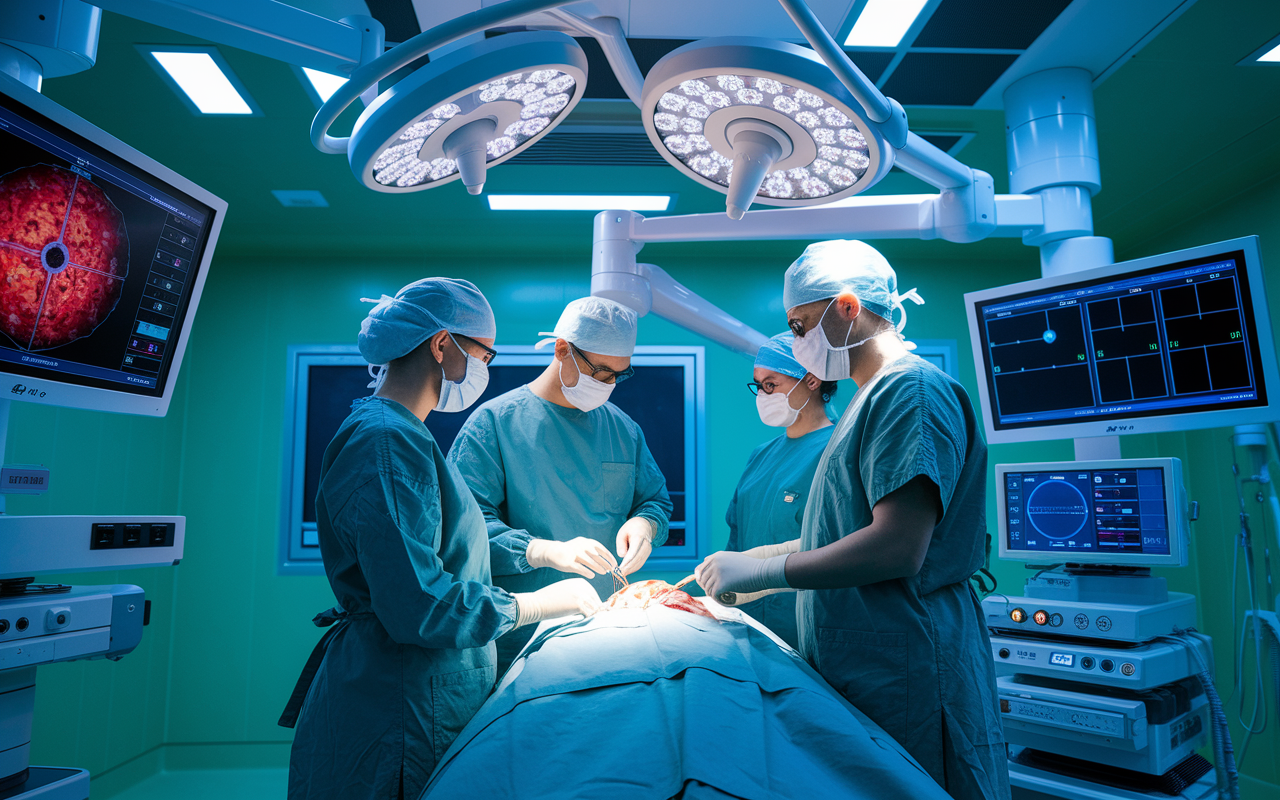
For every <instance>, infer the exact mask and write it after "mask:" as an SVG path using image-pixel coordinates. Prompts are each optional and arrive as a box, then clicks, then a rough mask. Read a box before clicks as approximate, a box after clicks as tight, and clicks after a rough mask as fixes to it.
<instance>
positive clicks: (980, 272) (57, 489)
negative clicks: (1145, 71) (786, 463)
mask: <svg viewBox="0 0 1280 800" xmlns="http://www.w3.org/2000/svg"><path fill="white" fill-rule="evenodd" d="M1278 213H1280V184H1277V183H1275V182H1273V183H1271V184H1267V185H1265V186H1261V187H1259V188H1258V189H1256V190H1255V191H1254V192H1252V193H1251V194H1250V195H1248V196H1243V197H1240V198H1238V199H1236V200H1234V201H1232V202H1230V203H1227V204H1224V205H1222V206H1220V207H1219V208H1216V209H1213V210H1211V211H1209V212H1206V213H1205V215H1204V216H1203V217H1202V218H1201V219H1199V220H1197V221H1195V222H1194V223H1193V224H1189V225H1186V226H1182V227H1180V228H1179V229H1178V230H1177V231H1176V232H1174V233H1170V235H1169V236H1168V237H1163V238H1161V239H1159V240H1158V241H1151V242H1145V243H1140V244H1135V245H1134V246H1132V247H1130V248H1128V250H1127V251H1126V250H1123V249H1122V250H1121V251H1120V253H1119V255H1120V256H1121V257H1134V256H1138V255H1145V254H1148V253H1151V252H1157V251H1161V250H1168V249H1173V248H1176V247H1181V246H1190V245H1192V244H1199V243H1203V242H1208V241H1214V240H1218V239H1223V238H1228V237H1230V236H1234V235H1239V234H1242V233H1251V232H1257V233H1261V234H1264V236H1266V235H1270V237H1271V238H1269V239H1268V238H1264V240H1263V243H1264V248H1266V249H1267V254H1268V256H1269V258H1270V262H1271V263H1272V264H1280V231H1276V230H1275V224H1274V222H1273V220H1275V219H1276V218H1277V214H1278ZM565 219H572V218H571V217H562V216H555V217H554V218H552V219H551V222H552V223H559V222H560V221H561V220H565ZM573 224H575V225H579V224H580V225H581V226H582V227H583V228H584V229H585V228H586V220H585V219H582V220H581V221H577V220H575V221H574V223H573ZM1104 232H1105V231H1104ZM802 245H803V243H791V242H783V243H756V244H751V245H735V244H721V245H680V246H676V245H665V246H651V247H649V248H646V250H645V251H644V252H643V254H642V255H641V259H642V260H649V261H653V262H655V263H659V264H661V265H662V266H664V267H665V268H666V269H667V270H668V271H669V272H670V273H671V274H672V275H674V276H675V277H676V278H677V279H679V280H681V281H682V282H684V283H685V284H686V285H687V286H688V287H689V288H690V289H692V290H694V291H696V292H698V293H700V294H703V295H704V296H706V297H709V298H712V299H714V300H715V301H716V302H717V303H719V304H720V305H722V306H723V307H724V308H725V309H726V310H728V311H730V312H731V313H733V314H735V315H737V316H739V317H740V318H741V319H743V320H744V321H746V322H747V323H749V324H751V325H753V326H755V327H757V328H758V329H760V330H762V331H764V332H766V333H774V332H776V331H779V330H781V329H782V328H783V327H784V324H785V323H784V318H783V313H782V308H781V301H780V297H779V295H780V287H781V279H782V272H783V270H784V269H785V267H786V265H787V264H788V263H789V262H790V261H791V259H793V258H794V257H795V256H796V255H797V254H798V253H799V251H800V249H801V248H802ZM1268 245H1270V246H1269V247H1268ZM588 246H589V242H588V241H584V242H583V244H582V247H580V248H578V249H575V250H573V251H572V252H565V253H564V254H563V256H562V257H561V258H558V259H555V260H549V259H529V260H519V259H515V258H506V259H502V260H497V259H493V260H480V259H477V258H474V257H464V256H447V255H446V256H431V255H423V256H422V257H419V258H415V259H412V260H409V259H405V260H398V261H390V262H388V261H385V260H384V261H378V262H376V263H373V262H366V263H362V262H359V261H351V260H342V261H337V260H326V259H325V258H323V254H321V253H300V254H298V256H297V257H296V258H288V259H279V258H271V259H268V258H262V259H260V260H251V259H247V258H243V257H240V256H239V255H236V256H233V257H220V258H219V259H217V261H216V263H215V265H214V267H213V269H212V270H211V272H210V277H209V281H208V284H207V287H206V290H205V296H204V301H203V303H202V305H201V308H200V312H199V316H198V318H197V320H196V324H195V328H194V332H193V334H192V337H191V345H190V349H189V352H188V355H187V362H186V363H185V364H184V367H183V375H182V377H181V379H180V385H179V388H178V393H177V395H176V398H175V402H174V405H173V408H172V410H171V412H170V414H169V416H168V417H166V418H164V419H161V420H151V419H135V418H128V417H117V416H109V415H96V414H91V413H89V412H76V411H60V410H50V409H41V408H35V407H28V406H24V405H22V404H15V409H14V413H13V418H14V422H13V425H12V426H11V428H12V430H13V431H14V434H13V435H12V436H11V439H10V446H9V453H8V460H9V461H10V462H12V461H28V462H44V463H47V464H49V465H50V466H52V467H54V469H55V473H54V481H55V483H54V489H53V490H52V491H51V492H50V493H49V495H48V496H47V497H45V498H38V499H25V498H18V499H14V500H12V501H11V510H12V511H14V512H15V513H26V512H30V513H90V512H92V513H139V512H142V513H147V512H155V513H180V514H185V515H186V516H187V518H188V528H187V545H186V556H185V558H184V561H183V563H182V565H181V566H179V567H177V568H174V569H156V570H140V571H135V572H130V573H120V574H118V575H112V576H101V577H99V576H94V581H95V582H111V581H128V582H135V583H138V584H139V585H142V586H143V587H144V588H146V589H147V592H148V596H149V597H151V598H153V599H154V600H155V606H154V611H153V624H152V626H151V628H150V629H148V631H147V634H146V636H145V637H144V641H143V644H142V645H141V646H140V647H139V649H138V650H137V651H136V652H135V653H134V654H133V655H131V656H129V657H127V658H126V659H124V660H123V661H121V662H120V663H118V664H109V663H100V662H94V663H76V664H64V665H55V666H52V667H48V668H43V669H42V670H41V674H40V684H39V687H40V688H39V692H38V716H37V728H36V742H35V745H36V746H35V757H36V760H37V761H38V762H44V763H59V764H75V765H77V766H83V767H87V768H89V769H90V770H92V771H94V772H95V774H98V775H102V776H105V777H104V778H103V779H102V780H101V781H100V782H99V783H98V784H96V785H99V786H102V787H104V788H105V787H106V786H107V785H108V784H107V783H106V781H110V780H111V776H112V775H113V774H114V775H115V776H116V777H117V779H119V776H121V775H124V774H127V773H128V770H129V769H130V767H131V765H132V766H133V767H135V768H136V766H137V765H138V764H140V763H150V762H148V761H147V759H148V758H153V757H154V754H155V753H156V748H157V746H159V745H160V744H162V743H164V744H168V745H172V746H173V747H171V748H169V750H170V751H172V752H184V753H186V754H187V761H185V762H182V763H207V764H210V765H217V764H227V765H233V764H238V765H249V764H253V765H258V764H283V763H285V761H286V760H287V747H288V741H289V738H290V734H289V732H288V731H285V730H283V729H281V728H278V727H277V726H276V724H275V720H276V718H277V716H278V714H279V712H280V709H281V707H282V705H283V703H284V701H285V699H286V698H287V696H288V694H289V691H290V690H291V688H292V685H293V682H294V680H295V678H296V676H297V673H298V670H299V669H300V667H301V665H302V663H303V661H304V660H305V659H306V656H307V654H308V653H309V651H310V649H311V647H312V645H313V644H314V642H315V641H316V639H317V638H318V636H319V631H318V630H317V629H315V628H314V627H312V626H311V625H310V623H309V620H310V618H311V616H312V615H313V614H314V613H315V612H317V611H319V610H321V609H323V608H326V607H328V606H330V605H331V604H332V602H333V599H332V595H331V594H330V592H329V589H328V586H327V583H326V582H325V580H324V579H323V578H318V577H279V576H277V575H276V574H275V559H276V541H277V539H276V537H277V532H278V526H279V514H280V507H279V495H280V482H281V443H282V440H283V431H282V424H283V420H284V412H285V409H284V384H285V367H286V348H287V347H288V346H289V345H291V344H304V343H305V344H325V343H347V342H351V341H352V340H353V338H354V335H355V333H356V331H357V330H358V326H359V322H360V319H361V318H362V317H363V315H364V313H365V312H366V310H367V309H368V306H367V305H365V304H362V303H360V302H359V298H360V297H370V296H372V297H376V296H378V295H379V294H381V293H383V292H386V293H392V292H394V290H395V289H397V288H399V287H400V286H401V285H403V284H405V283H407V282H409V281H411V280H415V279H417V278H420V277H424V276H428V275H435V274H444V275H452V276H458V277H465V278H468V279H470V280H473V281H475V282H476V283H477V284H479V285H480V287H481V288H482V289H483V290H484V291H485V292H486V294H487V295H488V296H489V298H490V300H491V301H492V303H493V305H494V306H495V308H496V309H498V312H499V314H498V317H499V331H498V340H499V342H501V343H507V344H528V343H531V342H533V341H535V339H536V333H537V331H539V330H545V329H547V327H548V326H550V325H551V324H553V323H554V321H555V319H556V317H557V316H558V314H559V311H560V309H561V307H562V306H563V304H564V303H565V302H566V301H567V300H569V299H572V298H573V297H576V296H580V295H582V294H585V293H586V292H587V290H588V283H587V278H588V266H587V264H588V260H589V250H588ZM479 249H481V250H482V249H483V247H481V248H479ZM882 249H883V250H884V251H885V252H886V254H887V255H888V256H889V257H890V259H891V260H893V261H894V263H895V264H896V266H897V269H898V272H899V275H900V277H901V283H902V286H903V288H910V287H911V286H918V287H919V288H920V293H921V294H922V295H923V296H924V298H925V299H926V301H927V305H925V306H923V307H921V308H918V309H914V308H913V309H912V314H911V323H910V326H909V328H908V333H909V334H910V335H911V336H912V337H913V338H919V339H953V340H956V341H957V346H958V353H959V356H960V374H961V379H962V381H963V382H964V383H965V384H966V386H967V387H968V388H969V390H970V393H971V394H972V395H974V396H975V397H976V383H975V375H974V368H973V363H972V359H971V357H970V355H969V353H970V350H969V343H968V335H967V328H966V325H965V322H964V312H963V306H962V294H963V292H964V291H967V290H973V289H978V288H984V287H987V286H995V285H1000V284H1004V283H1010V282H1014V281H1019V280H1025V279H1028V278H1032V277H1036V276H1037V275H1038V263H1037V259H1036V253H1035V251H1033V250H1030V249H1025V250H1022V249H1013V250H1009V251H1008V252H1010V253H1012V254H1013V255H1014V256H1015V258H1005V259H994V260H992V259H987V258H986V257H978V258H973V257H972V256H973V255H974V254H976V253H977V252H978V250H977V249H976V248H975V249H973V250H967V249H966V248H964V247H962V246H958V245H948V244H945V243H928V244H924V245H922V244H919V243H913V244H910V245H907V244H900V243H894V242H886V243H883V247H882ZM984 252H989V251H984ZM922 254H924V255H923V256H922ZM1278 289H1280V280H1273V281H1272V282H1271V286H1270V290H1271V292H1270V298H1271V302H1272V303H1273V304H1275V303H1280V296H1277V290H1278ZM640 342H641V343H642V344H707V345H708V350H707V353H708V358H707V375H706V378H707V381H706V385H707V426H708V439H707V441H708V447H709V451H710V457H711V458H710V471H711V485H710V492H711V498H710V499H711V508H712V514H711V516H712V521H713V545H715V546H717V547H718V546H722V544H723V542H724V541H725V538H726V536H727V531H726V528H725V526H724V523H723V519H722V516H723V511H724V507H725V504H726V503H727V501H728V498H729V496H730V495H731V493H732V491H733V488H734V485H735V483H736V481H737V477H738V473H739V471H740V469H741V466H742V464H743V463H744V462H745V459H746V456H747V454H748V453H749V452H750V450H751V449H752V448H753V447H755V446H756V445H757V444H758V443H760V442H762V441H764V440H765V439H766V438H768V437H769V436H771V435H773V434H774V431H772V430H771V429H768V428H766V427H765V426H764V425H762V424H761V423H760V422H759V420H758V419H757V417H756V414H755V407H754V404H753V402H752V401H751V398H750V395H749V394H747V393H746V391H745V390H744V388H743V386H742V384H743V382H744V381H745V380H747V376H748V374H749V371H750V364H749V362H748V361H747V360H746V359H744V358H742V357H741V356H737V355H735V354H732V353H729V352H728V351H726V350H724V349H722V348H719V347H717V346H715V345H711V344H710V343H708V342H706V341H705V340H703V339H701V338H699V337H697V336H695V335H693V334H690V333H688V332H686V331H684V330H682V329H679V328H676V327H675V326H673V325H671V324H669V323H666V322H664V321H662V320H658V319H655V318H649V319H646V320H645V321H644V322H643V323H642V325H641V332H640ZM841 391H842V394H843V395H844V397H843V399H844V400H845V401H847V399H848V397H849V395H850V394H851V393H852V387H851V386H846V387H842V390H841ZM1228 433H1229V431H1225V430H1214V431H1205V432H1193V433H1188V434H1164V435H1160V436H1158V437H1157V436H1147V437H1131V438H1130V439H1127V440H1125V442H1124V444H1123V448H1124V453H1125V455H1128V456H1139V455H1156V454H1159V455H1175V456H1179V457H1181V458H1183V459H1184V462H1185V463H1186V465H1187V480H1188V488H1189V490H1190V493H1191V496H1192V497H1193V498H1195V499H1198V500H1200V501H1201V504H1202V515H1203V516H1202V519H1201V522H1200V523H1198V525H1197V526H1196V530H1195V540H1194V543H1193V551H1192V552H1193V565H1192V566H1191V567H1190V568H1188V569H1185V570H1176V571H1169V572H1168V573H1167V574H1168V577H1169V579H1170V584H1171V588H1174V589H1178V590H1182V591H1189V592H1194V593H1196V594H1197V596H1198V597H1199V598H1200V617H1201V620H1200V625H1201V629H1202V630H1204V631H1205V632H1206V633H1209V634H1210V635H1212V636H1213V637H1214V639H1215V643H1216V650H1217V672H1218V685H1219V689H1220V692H1221V693H1222V695H1223V697H1224V698H1225V697H1226V696H1227V695H1228V694H1229V692H1230V685H1231V680H1230V675H1231V648H1230V645H1229V642H1230V638H1231V624H1230V623H1231V620H1230V608H1229V602H1228V594H1227V592H1228V591H1229V587H1230V575H1231V573H1230V567H1231V561H1230V559H1231V554H1232V546H1233V542H1232V535H1233V533H1234V531H1235V517H1234V507H1235V506H1234V503H1235V500H1234V493H1233V489H1232V485H1231V483H1230V481H1229V480H1227V478H1228V477H1229V475H1230V472H1229V468H1230V463H1229V461H1228V460H1227V459H1228V456H1229V445H1228V438H1227V436H1228ZM1072 453H1073V451H1072V448H1071V444H1070V442H1049V443H1042V444H1026V445H1016V446H995V447H992V448H991V459H990V460H991V463H992V464H993V465H994V464H996V463H1002V462H1013V461H1028V460H1057V459H1070V458H1071V457H1072ZM23 500H26V502H21V501H23ZM988 513H989V516H990V515H993V514H994V501H993V499H992V500H989V512H988ZM992 519H993V517H992ZM991 527H992V529H993V530H994V523H993V522H992V523H991ZM1254 527H1255V531H1261V530H1262V528H1263V526H1262V524H1261V520H1260V519H1256V520H1255V525H1254ZM994 569H995V571H996V573H997V575H998V577H999V578H1000V581H1001V590H1002V591H1006V592H1011V593H1012V592H1015V591H1018V589H1019V588H1020V585H1021V582H1022V580H1023V579H1024V577H1025V574H1026V573H1025V571H1024V570H1023V569H1022V568H1021V567H1020V566H1019V565H1015V564H998V565H996V566H995V567H994ZM662 577H670V576H662ZM82 580H83V579H82ZM1232 716H1233V719H1234V713H1233V714H1232ZM1234 737H1235V741H1236V745H1237V748H1239V746H1240V744H1241V743H1242V742H1243V734H1242V733H1241V732H1240V731H1239V729H1238V726H1237V727H1236V728H1235V730H1234ZM1278 741H1280V740H1278V739H1277V738H1276V737H1275V736H1274V735H1272V734H1270V733H1268V734H1267V735H1265V736H1263V737H1259V738H1258V739H1256V740H1255V741H1254V743H1253V744H1252V745H1251V747H1250V751H1249V754H1248V759H1247V761H1246V762H1245V773H1246V776H1248V777H1247V778H1246V784H1247V786H1246V793H1247V794H1246V796H1250V794H1249V793H1252V796H1255V797H1262V796H1266V795H1265V794H1264V793H1265V792H1266V791H1275V790H1276V788H1277V787H1276V785H1277V784H1280V778H1278V777H1277V775H1276V774H1275V766H1274V762H1275V761H1277V758H1278V756H1280V744H1278ZM184 748H185V749H184ZM199 754H203V755H199ZM201 758H203V759H205V760H204V761H200V759H201ZM167 763H169V764H170V765H173V764H175V763H179V762H178V761H177V760H175V759H173V758H171V759H170V760H169V761H168V762H167ZM113 771H114V772H113ZM1264 782H1265V783H1264ZM95 791H97V790H95Z"/></svg>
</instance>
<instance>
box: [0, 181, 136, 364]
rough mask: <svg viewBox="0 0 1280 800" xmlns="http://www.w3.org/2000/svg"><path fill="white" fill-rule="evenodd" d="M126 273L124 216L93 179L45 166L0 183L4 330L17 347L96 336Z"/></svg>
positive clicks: (0, 301) (57, 344)
mask: <svg viewBox="0 0 1280 800" xmlns="http://www.w3.org/2000/svg"><path fill="white" fill-rule="evenodd" d="M128 269H129V236H128V233H127V232H126V231H125V225H124V215H123V214H121V213H120V210H119V209H118V208H116V207H115V206H114V205H113V204H112V203H111V201H110V200H109V199H108V198H107V196H106V194H104V193H103V191H102V189H101V188H99V187H98V186H97V185H95V184H94V183H93V181H90V180H89V179H87V178H84V177H82V176H80V175H78V174H76V173H74V172H72V171H70V170H66V169H62V168H60V167H54V166H50V165H48V164H37V165H35V166H30V167H23V168H22V169H18V170H14V171H13V172H10V173H8V174H7V175H4V176H2V177H0V332H3V333H4V334H5V335H6V336H8V337H9V338H10V339H12V340H13V342H14V344H16V345H17V346H18V347H20V348H22V349H23V350H48V349H49V348H52V347H60V346H62V345H65V344H69V343H71V342H74V341H75V340H76V339H80V338H83V337H85V336H88V335H89V334H91V333H93V331H94V329H95V328H97V327H98V325H100V324H101V323H102V321H103V320H105V319H106V318H107V317H108V316H110V314H111V312H112V311H113V310H115V307H116V303H117V302H119V300H120V292H121V289H123V287H124V279H125V276H126V273H127V272H128Z"/></svg>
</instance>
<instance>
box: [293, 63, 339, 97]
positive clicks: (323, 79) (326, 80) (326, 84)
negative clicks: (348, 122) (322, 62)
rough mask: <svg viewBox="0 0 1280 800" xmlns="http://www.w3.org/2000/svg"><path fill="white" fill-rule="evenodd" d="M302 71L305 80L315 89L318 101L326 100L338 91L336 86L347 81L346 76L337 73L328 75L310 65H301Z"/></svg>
mask: <svg viewBox="0 0 1280 800" xmlns="http://www.w3.org/2000/svg"><path fill="white" fill-rule="evenodd" d="M302 73H303V74H304V75H306V76H307V80H308V81H309V82H310V83H311V88H313V89H315V90H316V94H317V95H319V96H320V102H321V103H323V102H326V101H327V100H328V99H329V98H330V97H333V93H334V92H336V91H338V87H340V86H342V84H344V83H346V82H347V79H346V78H342V77H339V76H337V75H330V74H329V73H327V72H321V71H320V70H318V69H312V68H311V67H303V68H302Z"/></svg>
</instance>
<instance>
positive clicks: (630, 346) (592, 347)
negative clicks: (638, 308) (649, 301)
mask: <svg viewBox="0 0 1280 800" xmlns="http://www.w3.org/2000/svg"><path fill="white" fill-rule="evenodd" d="M637 320H639V316H638V315H637V314H636V312H635V311H633V310H632V309H630V308H627V307H626V306H624V305H622V304H621V303H617V302H614V301H613V300H607V299H605V298H603V297H579V298H578V299H577V300H574V301H573V302H572V303H570V304H569V305H567V306H565V308H564V313H562V314H561V315H560V321H559V322H557V323H556V329H555V330H554V331H541V332H539V333H538V335H539V336H551V337H554V338H551V339H543V340H542V341H540V342H538V344H537V346H538V347H542V346H543V345H545V344H547V343H548V342H553V341H555V340H556V339H564V340H565V341H567V342H570V343H572V344H573V345H574V346H575V347H577V348H578V349H579V350H585V351H586V352H588V353H597V354H599V355H602V356H617V357H620V358H630V357H631V354H632V353H633V352H635V349H636V322H637Z"/></svg>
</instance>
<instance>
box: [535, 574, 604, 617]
mask: <svg viewBox="0 0 1280 800" xmlns="http://www.w3.org/2000/svg"><path fill="white" fill-rule="evenodd" d="M513 596H514V597H515V599H516V607H517V608H518V609H519V614H518V616H517V617H516V627H517V628H519V627H520V626H522V625H528V624H529V623H531V622H541V621H542V620H544V619H555V618H556V617H567V616H569V615H571V614H581V615H583V616H584V617H586V616H590V615H591V614H594V613H595V611H596V609H597V608H599V607H600V595H598V594H596V590H595V587H594V586H592V585H591V584H590V583H588V582H587V581H585V580H583V579H582V578H566V579H565V580H562V581H557V582H555V583H553V584H551V585H550V586H544V587H542V588H541V589H539V590H538V591H536V592H521V593H518V594H515V595H513Z"/></svg>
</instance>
